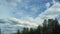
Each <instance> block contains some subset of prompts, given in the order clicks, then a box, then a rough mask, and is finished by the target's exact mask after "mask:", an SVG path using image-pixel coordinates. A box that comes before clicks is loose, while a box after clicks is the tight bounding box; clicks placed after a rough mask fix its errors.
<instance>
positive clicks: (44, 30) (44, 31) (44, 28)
mask: <svg viewBox="0 0 60 34" xmlns="http://www.w3.org/2000/svg"><path fill="white" fill-rule="evenodd" d="M42 30H43V34H47V20H46V19H45V20H44V22H43V29H42Z"/></svg>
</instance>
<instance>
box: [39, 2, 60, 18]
mask: <svg viewBox="0 0 60 34" xmlns="http://www.w3.org/2000/svg"><path fill="white" fill-rule="evenodd" d="M59 9H60V3H58V2H57V3H56V4H54V5H53V6H52V7H51V8H49V9H47V10H46V11H45V12H43V13H41V14H40V15H39V16H40V17H41V18H55V17H57V16H58V15H60V10H59Z"/></svg>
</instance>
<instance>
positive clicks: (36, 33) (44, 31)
mask: <svg viewBox="0 0 60 34" xmlns="http://www.w3.org/2000/svg"><path fill="white" fill-rule="evenodd" d="M15 34H60V25H59V22H58V20H57V19H56V18H55V19H48V20H46V19H45V20H44V22H43V26H40V25H39V26H38V27H37V28H36V29H33V28H30V30H29V29H28V28H24V29H23V31H22V32H20V31H19V30H18V31H17V32H16V33H15Z"/></svg>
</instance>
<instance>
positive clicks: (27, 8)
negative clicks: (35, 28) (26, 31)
mask: <svg viewBox="0 0 60 34" xmlns="http://www.w3.org/2000/svg"><path fill="white" fill-rule="evenodd" d="M59 2H60V0H0V18H1V19H2V18H3V19H7V18H8V19H10V18H11V19H13V20H18V21H21V23H22V22H23V23H26V22H27V23H31V24H35V25H37V24H42V23H41V22H43V20H44V19H48V18H58V19H59V18H60V10H59V9H60V3H59Z"/></svg>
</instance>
